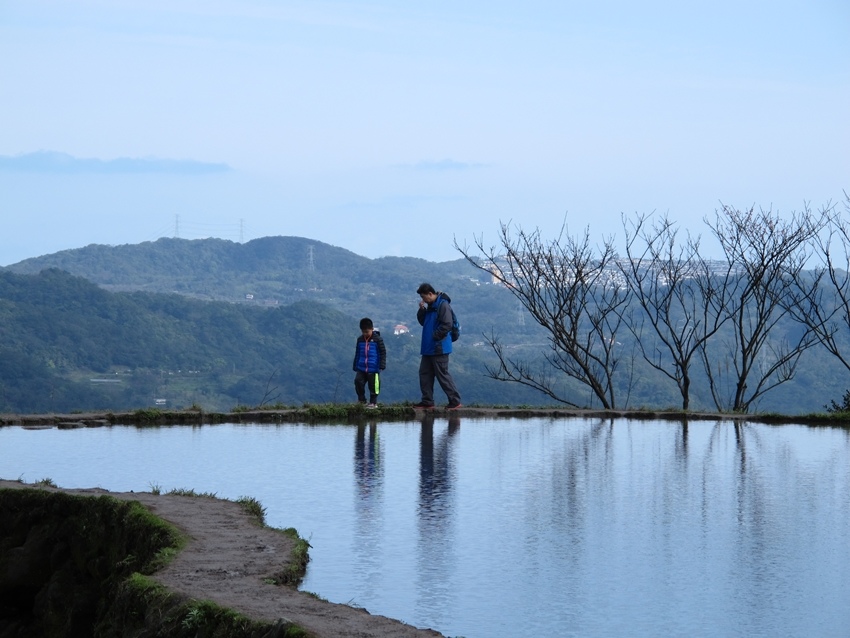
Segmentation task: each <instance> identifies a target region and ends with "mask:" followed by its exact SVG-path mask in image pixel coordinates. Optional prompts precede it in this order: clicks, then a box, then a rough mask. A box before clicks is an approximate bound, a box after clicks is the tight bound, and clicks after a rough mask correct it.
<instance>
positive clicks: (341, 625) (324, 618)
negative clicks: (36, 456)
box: [0, 481, 442, 638]
mask: <svg viewBox="0 0 850 638" xmlns="http://www.w3.org/2000/svg"><path fill="white" fill-rule="evenodd" d="M28 487H30V488H31V486H27V485H25V484H21V483H17V482H14V481H0V488H16V489H18V488H19V489H26V488H28ZM48 489H50V488H48ZM58 491H63V492H66V493H69V494H82V495H86V494H90V495H93V496H102V495H104V494H108V495H110V496H113V497H115V498H121V499H129V500H136V501H139V502H141V503H142V504H144V505H145V506H147V507H148V508H150V509H151V511H153V513H154V514H156V515H157V516H159V517H160V518H163V519H165V520H167V521H170V522H171V523H173V524H174V525H176V526H177V527H178V528H180V529H181V530H182V531H183V532H184V533H185V534H186V535H187V536H188V538H189V542H188V544H187V545H186V547H185V549H184V550H183V551H182V552H181V553H180V554H179V555H178V556H177V558H176V559H175V560H174V561H173V562H172V563H171V564H170V565H169V566H168V567H166V568H165V569H164V570H161V571H159V572H157V573H156V574H154V578H156V580H158V581H159V582H160V583H162V584H163V585H165V586H167V587H168V588H170V589H171V590H173V591H175V592H180V593H182V594H185V595H187V596H190V597H192V598H196V599H203V600H211V601H214V602H215V603H217V604H219V605H221V606H224V607H228V608H230V609H233V610H235V611H238V612H240V613H242V614H244V615H245V616H248V617H250V618H253V619H256V620H267V621H271V622H276V621H277V620H278V619H280V618H284V619H286V620H289V621H292V622H294V623H296V624H298V625H300V626H301V627H303V628H305V629H307V630H309V631H311V632H313V633H314V634H315V635H316V636H320V637H336V636H339V637H347V636H352V637H354V636H356V637H360V638H370V637H376V638H390V637H394V638H396V637H397V638H404V637H406V636H410V637H411V638H414V637H416V638H424V637H426V636H430V637H432V638H433V637H438V636H441V635H442V634H439V633H438V632H436V631H432V630H428V629H417V628H415V627H412V626H410V625H406V624H404V623H401V622H399V621H397V620H392V619H390V618H386V617H384V616H377V615H373V614H370V613H368V612H367V611H365V610H362V609H356V608H354V607H349V606H347V605H339V604H335V603H330V602H326V601H322V600H318V599H317V598H314V597H313V596H310V595H309V594H305V593H302V592H299V591H297V590H296V589H294V588H291V587H286V586H276V585H270V584H267V583H265V582H263V580H264V579H265V578H267V577H269V576H271V575H272V574H274V573H276V572H279V571H281V570H282V569H283V568H284V567H285V566H286V565H287V564H288V563H289V557H290V554H291V551H292V548H293V544H294V541H293V540H292V539H290V538H288V537H287V536H285V535H284V534H281V533H279V532H276V531H274V530H272V529H269V528H263V527H260V526H258V525H257V524H256V523H255V522H254V521H253V520H252V519H251V517H250V516H249V515H248V514H247V513H245V512H244V510H243V509H242V507H241V506H240V505H239V504H238V503H234V502H232V501H225V500H220V499H215V498H206V497H191V496H175V495H154V494H150V493H132V492H131V493H118V492H108V491H106V490H101V489H77V490H58Z"/></svg>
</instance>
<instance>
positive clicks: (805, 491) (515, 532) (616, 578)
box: [0, 414, 850, 638]
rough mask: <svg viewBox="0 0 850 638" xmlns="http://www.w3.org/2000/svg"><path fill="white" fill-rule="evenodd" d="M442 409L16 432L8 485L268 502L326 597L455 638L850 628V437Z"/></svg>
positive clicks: (796, 632) (308, 585)
mask: <svg viewBox="0 0 850 638" xmlns="http://www.w3.org/2000/svg"><path fill="white" fill-rule="evenodd" d="M422 419H423V420H422V421H421V422H420V421H410V422H405V423H374V422H373V423H367V424H364V425H362V426H347V425H346V426H343V425H337V426H307V425H278V426H272V425H247V426H246V425H239V426H234V425H219V426H204V427H201V428H198V427H188V426H181V427H178V426H173V427H165V428H152V429H145V430H139V429H136V428H132V427H113V428H97V429H86V430H74V431H60V430H56V429H49V430H41V431H30V430H24V429H22V428H17V427H7V428H0V476H2V477H4V478H12V479H15V478H18V477H22V478H23V479H24V480H25V481H28V482H31V481H35V480H38V479H40V478H44V477H50V478H52V479H53V480H54V481H55V482H56V483H57V484H59V485H61V486H64V487H91V486H101V487H104V488H108V489H112V490H121V491H128V490H137V491H149V490H150V489H151V486H159V487H160V488H162V490H163V491H167V490H168V489H172V488H194V489H195V490H197V491H199V492H215V493H217V494H218V495H219V496H222V497H225V498H233V499H235V498H238V497H240V496H243V495H248V496H254V497H256V498H258V499H259V500H260V501H261V502H262V503H263V505H265V506H266V508H267V512H268V513H267V518H268V523H269V524H270V525H274V526H278V527H289V526H292V527H295V528H296V529H298V531H299V532H300V533H301V534H302V535H303V536H304V537H306V538H307V539H308V540H309V541H310V543H311V544H312V546H313V548H312V550H311V557H312V560H311V563H310V565H309V568H308V575H307V578H306V579H305V582H304V586H303V587H304V589H307V590H309V591H314V592H316V593H318V594H320V595H321V596H323V597H325V598H327V599H329V600H332V601H335V602H344V603H350V604H354V605H358V606H362V607H365V608H366V609H368V610H369V611H370V612H372V613H379V614H382V615H387V616H391V617H395V618H400V619H402V620H404V621H406V622H409V623H412V624H414V625H417V626H431V627H435V628H437V629H439V630H440V631H442V632H443V633H445V634H447V635H463V636H466V637H467V638H475V637H481V636H493V635H503V634H504V631H505V629H506V628H511V627H513V628H521V633H523V634H525V635H536V636H569V635H576V636H600V635H629V636H655V635H688V636H715V635H724V636H738V635H740V636H744V635H746V636H750V635H762V636H773V635H790V636H846V635H847V629H846V628H847V627H848V626H850V584H849V583H850V436H848V433H847V432H846V431H844V430H840V429H828V428H807V427H802V426H767V425H757V424H747V425H744V426H738V427H736V426H734V425H733V424H731V423H729V422H695V423H691V424H689V425H687V426H685V425H683V424H681V423H670V422H653V421H626V420H615V421H613V422H611V421H598V420H597V421H588V420H583V419H559V420H550V419H530V420H510V419H504V420H464V422H463V424H462V425H461V424H460V420H459V419H457V418H456V417H455V418H454V419H453V420H452V421H451V422H449V421H448V420H447V418H446V416H445V415H443V414H438V415H427V416H424V417H422ZM518 630H519V629H518Z"/></svg>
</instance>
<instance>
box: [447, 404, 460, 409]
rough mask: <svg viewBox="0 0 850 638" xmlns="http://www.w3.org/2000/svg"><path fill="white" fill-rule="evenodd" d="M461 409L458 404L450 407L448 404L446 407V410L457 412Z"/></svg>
mask: <svg viewBox="0 0 850 638" xmlns="http://www.w3.org/2000/svg"><path fill="white" fill-rule="evenodd" d="M462 407H463V405H461V404H460V403H455V404H454V405H452V404H451V403H450V404H449V405H447V406H446V410H458V409H460V408H462Z"/></svg>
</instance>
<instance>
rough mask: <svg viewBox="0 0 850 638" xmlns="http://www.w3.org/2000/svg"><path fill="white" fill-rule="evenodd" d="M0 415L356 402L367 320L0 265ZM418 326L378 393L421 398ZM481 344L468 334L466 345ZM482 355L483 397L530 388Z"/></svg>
mask: <svg viewBox="0 0 850 638" xmlns="http://www.w3.org/2000/svg"><path fill="white" fill-rule="evenodd" d="M0 317H2V323H0V344H2V345H0V358H1V359H2V366H0V412H7V413H8V412H44V411H57V412H66V411H75V410H123V409H134V408H139V407H147V406H152V405H155V404H156V401H157V399H165V400H166V402H167V403H166V405H168V407H174V408H179V407H188V406H191V405H193V404H195V405H198V406H200V407H203V408H204V409H207V410H229V409H231V408H233V407H235V406H236V405H249V406H256V405H260V404H263V403H265V404H271V403H283V404H286V405H300V404H302V403H304V402H313V403H317V402H332V401H351V400H353V399H354V391H353V387H352V383H353V372H352V371H351V364H352V359H353V355H354V342H355V339H356V337H357V335H358V334H359V328H358V321H359V317H355V316H352V315H347V314H345V313H343V312H340V311H339V310H337V309H335V308H332V307H330V306H328V305H326V304H321V303H317V302H315V301H297V302H295V303H292V304H288V305H283V304H281V305H279V306H276V307H270V308H263V307H255V306H251V305H246V304H233V303H226V302H208V301H199V300H195V299H190V298H187V297H185V296H181V295H176V294H159V293H141V292H134V293H129V292H127V293H113V292H109V291H107V290H104V289H102V288H100V287H98V286H96V285H94V284H92V283H91V282H89V281H87V280H85V279H83V278H81V277H75V276H72V275H69V274H68V273H65V272H63V271H60V270H58V269H48V270H44V271H42V272H41V273H39V274H37V275H17V274H14V273H11V272H8V271H0ZM418 337H419V332H418V331H413V332H412V333H407V334H402V335H394V334H393V333H392V331H389V332H388V334H386V335H385V340H386V342H387V348H388V351H389V365H388V368H387V371H386V373H385V375H384V381H383V384H382V386H383V390H382V395H381V400H382V401H384V402H397V401H404V400H413V401H415V400H418V398H419V395H418V381H417V372H416V370H417V367H416V366H417V365H418V346H419V340H418ZM473 349H474V348H473V346H472V344H471V343H470V344H469V345H468V350H470V351H472V350H473ZM477 350H478V351H479V353H480V354H476V353H472V352H471V355H470V356H468V357H460V356H458V357H457V359H456V361H457V365H455V366H454V370H455V374H456V375H457V377H458V383H459V384H461V385H462V386H463V387H464V390H465V392H468V394H469V396H470V397H472V396H474V397H475V398H476V400H478V401H486V402H489V403H499V402H502V403H504V402H507V401H510V402H512V403H527V402H529V401H530V400H532V399H534V398H535V397H534V393H533V392H531V391H530V390H526V389H523V388H520V387H516V388H506V387H505V384H503V383H499V382H496V381H493V380H490V379H486V378H485V377H484V376H483V374H482V371H483V363H482V361H481V356H484V357H486V354H487V353H486V351H485V350H484V349H483V348H477Z"/></svg>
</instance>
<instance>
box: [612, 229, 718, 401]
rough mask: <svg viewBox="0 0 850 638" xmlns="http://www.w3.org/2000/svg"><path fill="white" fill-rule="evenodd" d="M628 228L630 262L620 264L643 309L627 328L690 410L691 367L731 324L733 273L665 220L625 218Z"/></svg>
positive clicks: (633, 313) (633, 315) (629, 320)
mask: <svg viewBox="0 0 850 638" xmlns="http://www.w3.org/2000/svg"><path fill="white" fill-rule="evenodd" d="M623 228H624V230H625V237H626V259H623V260H619V261H618V262H617V264H618V266H619V268H620V270H621V272H622V273H623V277H624V278H625V281H626V283H627V285H628V286H629V288H630V290H631V291H632V293H633V295H634V299H635V300H636V302H637V305H638V306H639V308H637V309H635V308H632V309H631V310H630V311H628V312H627V313H626V314H625V315H624V319H625V322H626V324H627V326H628V328H629V330H630V331H631V333H632V334H633V335H634V337H635V340H636V342H637V344H638V348H639V349H640V352H641V354H642V355H643V358H644V360H645V361H646V362H647V363H648V364H649V365H650V366H651V367H652V368H654V369H655V370H658V371H659V372H661V373H662V374H664V375H665V376H666V377H667V378H669V379H670V380H671V381H673V382H674V383H675V384H676V387H677V388H678V389H679V394H680V395H681V397H682V409H683V410H687V409H688V408H689V406H690V388H691V380H692V373H691V367H692V364H693V362H694V360H695V359H696V360H699V359H698V357H699V352H700V351H701V349H702V348H703V346H704V345H705V343H706V342H707V341H708V340H709V339H711V338H712V337H713V336H714V335H715V334H716V333H717V332H718V331H719V330H720V328H721V327H722V326H723V323H724V322H725V321H727V320H728V319H729V316H728V314H727V313H726V308H727V305H728V303H729V294H730V293H731V292H732V289H733V286H732V285H731V284H732V283H733V282H732V281H731V280H732V277H731V273H732V271H731V269H730V268H728V267H726V268H720V269H717V268H713V267H712V264H711V263H710V262H707V261H706V260H704V259H702V257H700V254H699V238H697V239H693V238H691V237H690V236H688V237H687V238H686V239H685V241H684V242H681V243H680V242H679V241H678V237H677V236H678V230H677V228H676V227H675V225H674V223H673V222H672V221H670V220H669V219H668V218H667V217H666V216H664V217H662V218H661V219H659V220H657V221H655V222H650V220H649V219H648V217H647V216H646V215H636V216H635V217H634V218H633V219H629V218H627V217H626V216H625V215H624V216H623ZM636 310H638V311H637V312H636ZM646 324H648V325H649V328H650V330H649V334H645V333H644V328H645V327H646Z"/></svg>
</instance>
